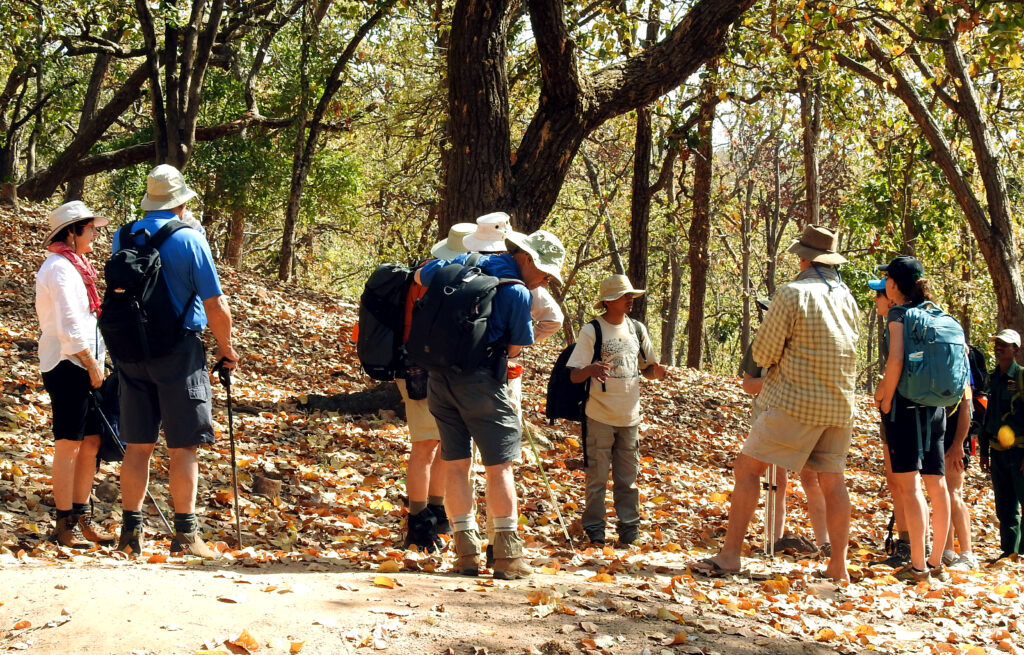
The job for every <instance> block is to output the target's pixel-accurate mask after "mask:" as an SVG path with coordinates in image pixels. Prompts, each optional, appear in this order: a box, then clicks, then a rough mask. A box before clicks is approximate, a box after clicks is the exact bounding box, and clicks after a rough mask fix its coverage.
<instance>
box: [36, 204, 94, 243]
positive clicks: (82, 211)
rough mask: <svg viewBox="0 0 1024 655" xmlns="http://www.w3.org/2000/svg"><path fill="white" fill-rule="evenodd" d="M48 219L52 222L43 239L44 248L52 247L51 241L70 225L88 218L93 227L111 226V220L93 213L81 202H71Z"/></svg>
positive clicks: (55, 210) (53, 212)
mask: <svg viewBox="0 0 1024 655" xmlns="http://www.w3.org/2000/svg"><path fill="white" fill-rule="evenodd" d="M47 218H48V219H49V221H50V231H49V233H47V235H46V238H45V239H43V245H44V246H48V245H50V241H52V240H53V237H55V236H57V233H58V232H60V231H61V230H62V229H64V228H65V227H67V226H68V225H71V224H73V223H77V222H78V221H84V220H85V219H87V218H91V219H93V225H95V226H96V227H103V226H104V225H109V224H110V220H109V219H107V218H104V217H103V216H97V215H96V214H94V213H92V210H91V209H89V208H88V207H86V206H85V203H84V202H82V201H81V200H72V201H71V202H66V203H64V204H63V205H61V206H60V207H58V208H57V209H54V210H53V211H52V212H50V215H49V216H48V217H47Z"/></svg>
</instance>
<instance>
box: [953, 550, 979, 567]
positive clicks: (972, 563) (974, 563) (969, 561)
mask: <svg viewBox="0 0 1024 655" xmlns="http://www.w3.org/2000/svg"><path fill="white" fill-rule="evenodd" d="M946 568H948V569H949V570H950V571H973V570H975V569H976V568H978V560H977V559H976V558H975V557H974V553H962V554H961V555H960V557H957V558H956V559H955V560H954V561H953V563H952V564H950V565H949V566H947V567H946Z"/></svg>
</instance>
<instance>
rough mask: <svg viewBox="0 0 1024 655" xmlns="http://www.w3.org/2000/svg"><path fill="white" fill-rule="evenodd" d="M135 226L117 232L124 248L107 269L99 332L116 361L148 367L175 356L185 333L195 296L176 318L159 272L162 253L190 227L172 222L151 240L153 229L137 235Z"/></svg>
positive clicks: (161, 265) (114, 255)
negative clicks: (177, 234) (163, 357)
mask: <svg viewBox="0 0 1024 655" xmlns="http://www.w3.org/2000/svg"><path fill="white" fill-rule="evenodd" d="M134 225H135V222H132V223H129V224H128V225H125V226H124V227H122V228H121V229H120V230H119V231H118V241H119V243H120V246H121V249H120V250H118V251H117V252H115V253H114V254H112V255H111V256H110V259H109V260H108V261H107V264H106V266H105V267H104V269H103V277H104V279H105V280H106V283H107V289H106V291H105V292H104V294H103V304H102V306H101V313H100V316H99V328H100V332H102V333H103V340H104V341H105V342H106V344H107V349H108V350H109V351H110V357H111V359H113V360H114V361H115V362H143V361H148V360H151V359H154V358H156V357H160V356H161V355H165V354H167V353H168V352H170V351H171V349H172V348H173V347H174V346H175V345H176V344H177V343H178V342H179V341H180V340H181V338H182V337H183V336H184V334H185V315H186V314H187V313H188V310H189V308H190V307H191V306H192V303H193V302H194V301H195V298H196V294H195V293H193V294H192V295H191V296H190V297H189V299H188V302H186V303H185V308H184V310H183V311H182V313H181V314H180V315H179V314H177V313H175V311H174V305H173V304H171V293H170V290H169V289H168V287H167V282H166V280H164V279H163V276H162V275H161V273H160V272H161V270H162V267H163V262H162V261H161V259H160V251H159V250H158V248H159V247H160V246H161V245H163V243H164V242H165V241H167V239H168V238H169V237H170V236H171V235H172V234H174V233H175V232H177V231H178V230H182V229H185V228H186V227H188V226H187V225H186V224H185V223H182V222H181V221H179V220H171V221H168V222H167V223H166V224H164V226H163V227H161V228H160V229H159V230H157V231H156V234H154V235H152V236H150V234H149V231H148V230H139V231H138V232H133V231H132V228H133V227H134ZM140 239H141V241H142V243H141V244H140V243H138V241H139V240H140Z"/></svg>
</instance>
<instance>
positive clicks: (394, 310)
mask: <svg viewBox="0 0 1024 655" xmlns="http://www.w3.org/2000/svg"><path fill="white" fill-rule="evenodd" d="M414 272H415V271H414V270H413V269H411V268H409V267H408V266H403V265H402V264H381V265H380V266H378V267H377V268H376V269H375V270H374V271H373V273H371V274H370V278H369V279H368V280H367V281H366V286H365V287H363V294H362V295H361V296H360V297H359V334H358V336H357V337H356V354H357V355H358V357H359V363H360V364H362V365H363V370H365V371H366V374H367V375H369V376H370V377H371V378H373V379H374V380H382V381H387V380H394V379H395V375H396V374H397V373H398V372H399V369H400V367H401V366H402V355H401V350H402V330H403V327H404V326H403V319H404V317H405V298H406V294H407V293H408V292H409V285H410V284H411V283H412V276H413V273H414Z"/></svg>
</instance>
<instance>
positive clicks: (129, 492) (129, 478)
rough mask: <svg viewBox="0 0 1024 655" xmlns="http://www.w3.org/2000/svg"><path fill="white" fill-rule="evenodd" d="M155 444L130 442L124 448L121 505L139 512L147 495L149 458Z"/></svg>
mask: <svg viewBox="0 0 1024 655" xmlns="http://www.w3.org/2000/svg"><path fill="white" fill-rule="evenodd" d="M155 446H156V445H155V444H141V443H130V444H128V445H127V446H125V449H124V461H123V462H121V507H123V508H124V509H126V510H128V511H130V512H131V511H134V512H138V511H140V510H141V509H142V501H143V500H144V499H145V497H146V485H148V484H149V458H150V456H151V455H152V454H153V448H154V447H155Z"/></svg>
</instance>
